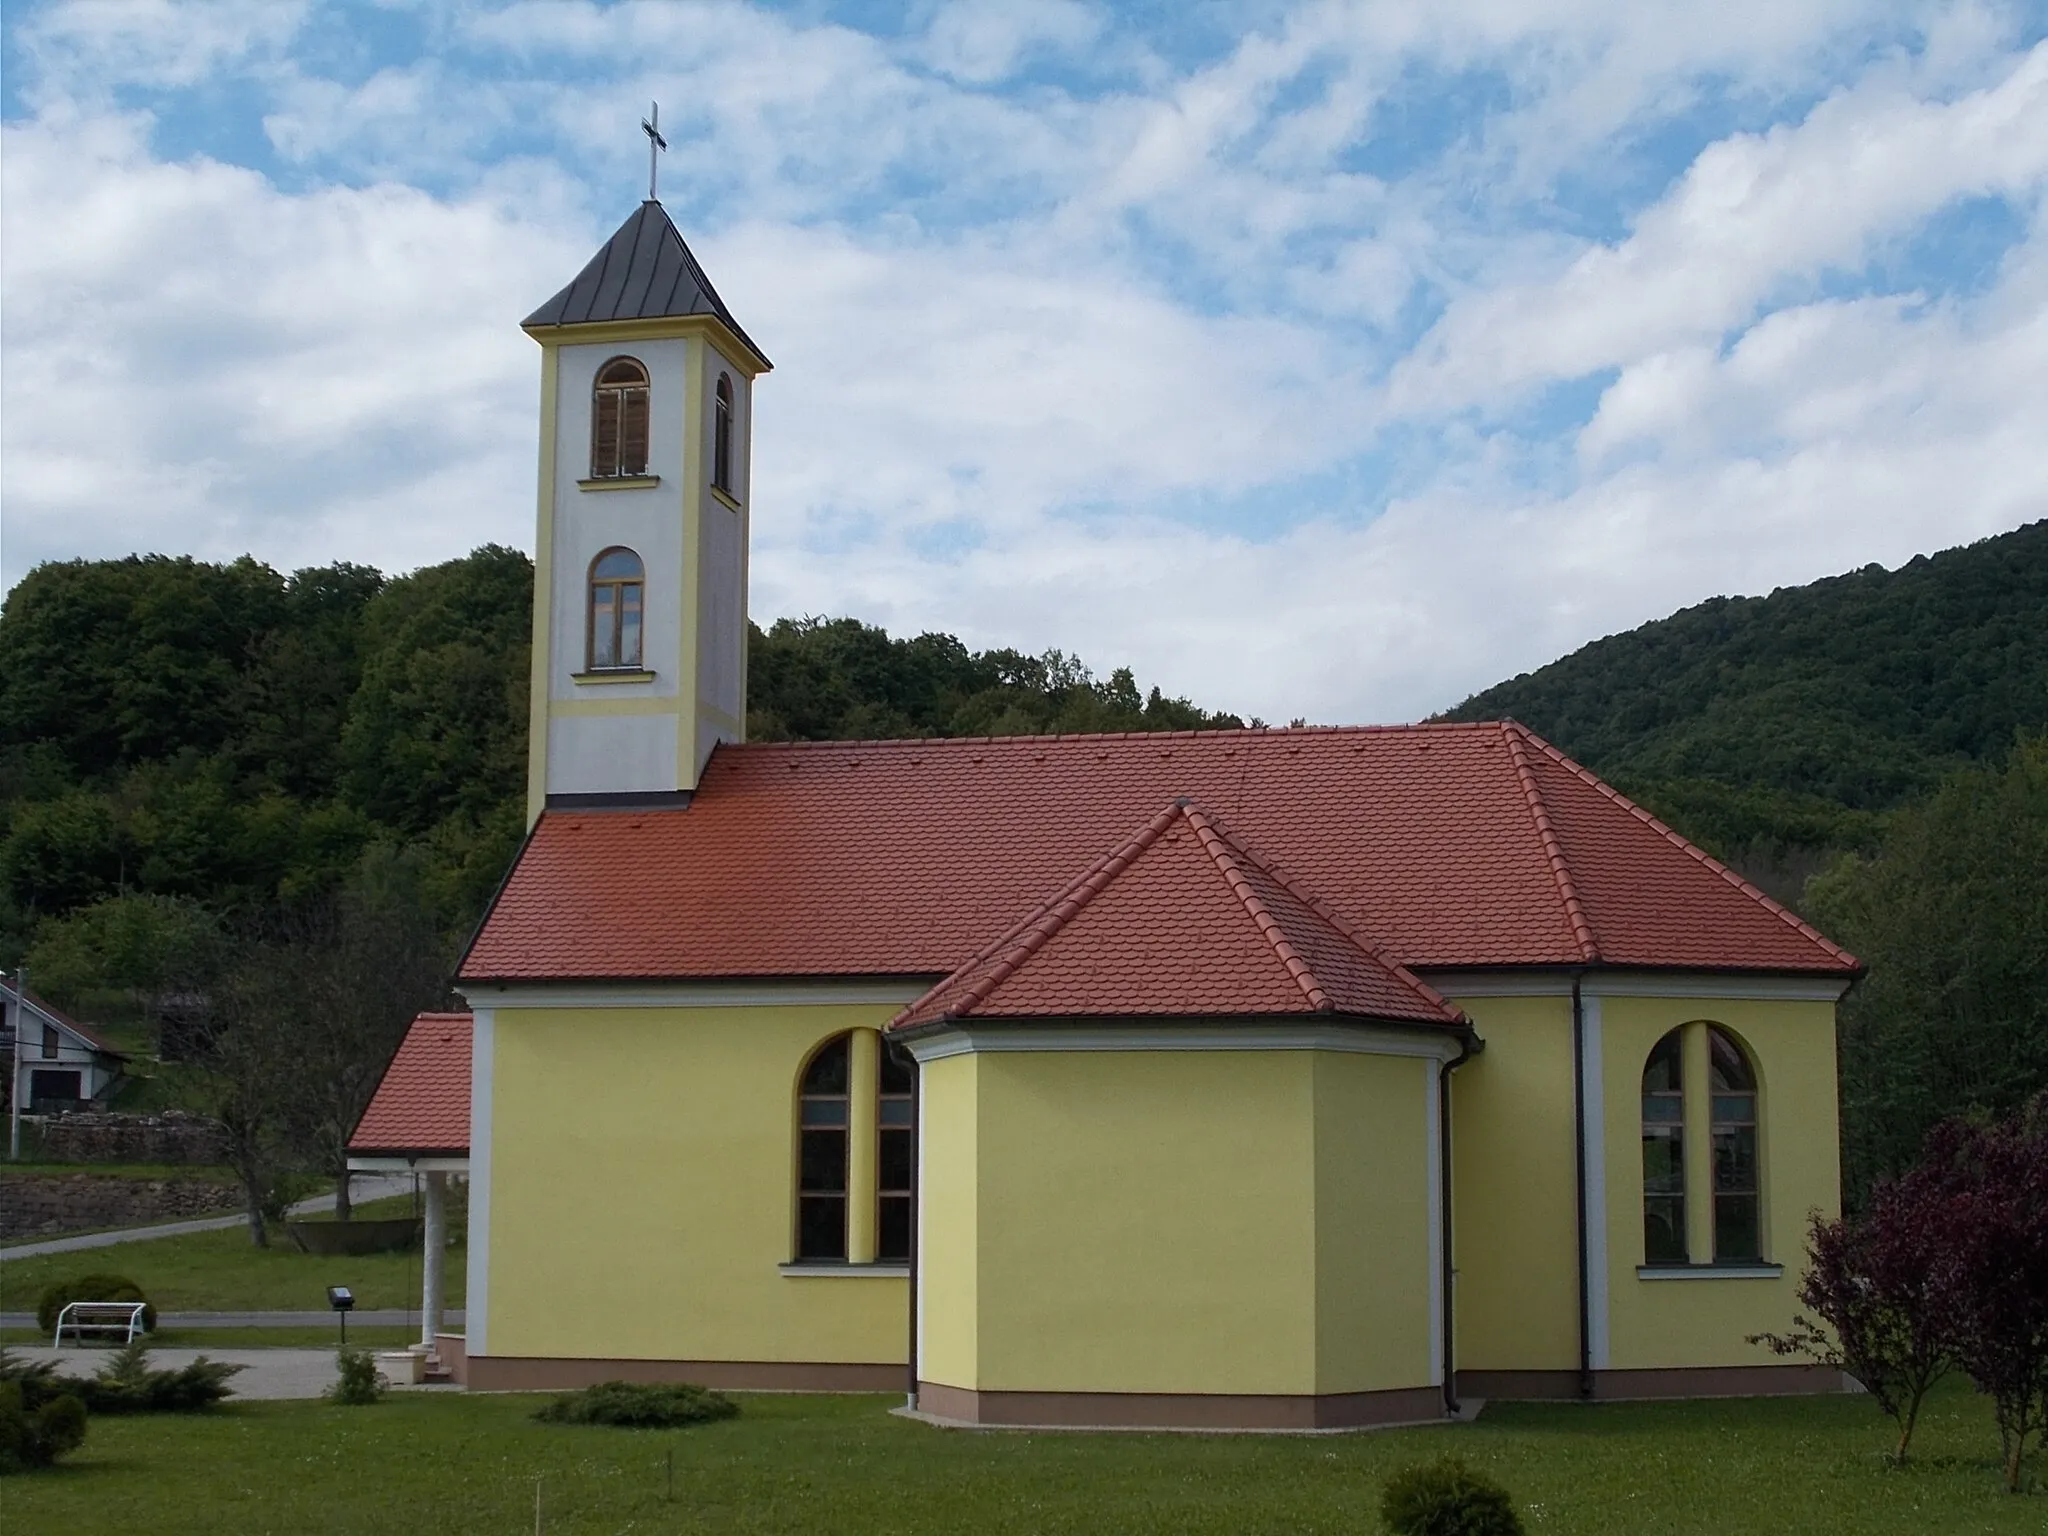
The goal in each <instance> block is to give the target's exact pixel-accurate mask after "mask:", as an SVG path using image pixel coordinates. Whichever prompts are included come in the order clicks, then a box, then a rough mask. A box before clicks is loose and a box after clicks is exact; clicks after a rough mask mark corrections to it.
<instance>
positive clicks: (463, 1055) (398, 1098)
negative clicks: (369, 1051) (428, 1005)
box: [348, 1013, 470, 1156]
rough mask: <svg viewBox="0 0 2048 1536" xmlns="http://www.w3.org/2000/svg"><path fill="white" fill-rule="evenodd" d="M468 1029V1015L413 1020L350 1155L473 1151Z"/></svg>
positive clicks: (435, 1015)
mask: <svg viewBox="0 0 2048 1536" xmlns="http://www.w3.org/2000/svg"><path fill="white" fill-rule="evenodd" d="M469 1026H470V1016H469V1015H468V1014H466V1013H423V1014H421V1015H420V1016H419V1017H418V1018H416V1019H414V1020H413V1021H412V1027H411V1028H409V1029H408V1030H406V1032H405V1039H404V1040H402V1041H400V1042H399V1046H398V1053H397V1054H396V1055H395V1056H393V1057H392V1058H391V1065H390V1066H388V1067H386V1068H385V1069H384V1080H383V1081H382V1082H380V1083H378V1084H377V1091H376V1093H374V1094H373V1095H371V1098H370V1107H369V1108H368V1109H366V1110H364V1111H363V1118H362V1119H361V1121H359V1122H358V1123H357V1125H356V1133H355V1135H353V1136H351V1137H350V1138H349V1143H348V1149H349V1151H351V1152H354V1153H358V1154H362V1155H365V1156H378V1155H386V1156H389V1155H396V1154H402V1153H416V1154H417V1153H443V1154H451V1155H457V1156H459V1155H462V1154H464V1153H467V1152H468V1151H469Z"/></svg>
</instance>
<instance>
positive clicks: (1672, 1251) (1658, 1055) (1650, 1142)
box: [1643, 1029, 1686, 1264]
mask: <svg viewBox="0 0 2048 1536" xmlns="http://www.w3.org/2000/svg"><path fill="white" fill-rule="evenodd" d="M1680 1040H1681V1036H1680V1032H1679V1031H1678V1030H1675V1029H1674V1030H1673V1031H1671V1033H1670V1034H1668V1035H1666V1036H1665V1037H1664V1038H1663V1039H1662V1040H1659V1041H1658V1042H1657V1048H1656V1049H1655V1050H1653V1051H1651V1052H1650V1061H1649V1065H1648V1066H1646V1067H1644V1068H1643V1262H1644V1263H1645V1264H1683V1263H1684V1262H1685V1257H1686V1248H1685V1094H1684V1087H1683V1080H1684V1061H1683V1055H1682V1052H1681V1051H1680Z"/></svg>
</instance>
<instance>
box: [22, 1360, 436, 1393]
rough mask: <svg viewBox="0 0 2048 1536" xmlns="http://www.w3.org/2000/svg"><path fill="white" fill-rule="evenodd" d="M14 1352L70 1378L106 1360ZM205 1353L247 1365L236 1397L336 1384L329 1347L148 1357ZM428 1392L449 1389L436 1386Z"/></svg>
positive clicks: (166, 1365) (167, 1363) (174, 1363)
mask: <svg viewBox="0 0 2048 1536" xmlns="http://www.w3.org/2000/svg"><path fill="white" fill-rule="evenodd" d="M10 1353H12V1354H15V1355H18V1356H20V1357H22V1358H24V1359H28V1360H55V1361H57V1362H58V1364H59V1365H60V1366H62V1367H63V1374H64V1375H67V1376H90V1375H92V1374H93V1373H94V1372H95V1371H96V1370H98V1368H99V1364H100V1361H101V1360H103V1359H104V1358H105V1356H104V1354H102V1353H101V1352H100V1351H98V1350H92V1349H19V1350H13V1351H10ZM202 1354H203V1355H205V1356H206V1358H207V1359H209V1360H226V1361H229V1362H230V1363H232V1364H235V1365H245V1366H247V1367H248V1369H247V1370H245V1371H243V1372H241V1373H240V1374H239V1375H237V1376H236V1377H235V1378H234V1379H233V1381H231V1382H230V1383H229V1385H230V1386H232V1387H233V1388H234V1393H235V1396H236V1397H238V1398H244V1399H249V1398H254V1399H260V1400H269V1401H279V1400H284V1399H289V1398H306V1397H318V1396H319V1395H320V1394H321V1393H323V1392H325V1391H326V1390H327V1389H328V1388H329V1387H330V1386H332V1385H333V1384H334V1351H333V1350H331V1349H207V1350H198V1349H153V1350H151V1351H150V1352H149V1358H150V1360H151V1361H152V1362H153V1363H154V1364H155V1366H156V1368H157V1369H158V1370H175V1369H177V1368H178V1367H179V1366H181V1365H185V1364H188V1363H189V1362H191V1361H193V1360H196V1359H198V1358H199V1356H200V1355H202ZM403 1390H422V1389H415V1388H406V1389H403ZM424 1390H428V1391H445V1390H447V1389H446V1388H443V1387H438V1386H436V1387H430V1388H424Z"/></svg>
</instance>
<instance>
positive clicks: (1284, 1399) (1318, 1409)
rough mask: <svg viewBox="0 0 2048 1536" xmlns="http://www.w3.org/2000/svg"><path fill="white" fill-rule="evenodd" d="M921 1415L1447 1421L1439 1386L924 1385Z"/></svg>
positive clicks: (1282, 1425) (1224, 1424) (1333, 1426)
mask: <svg viewBox="0 0 2048 1536" xmlns="http://www.w3.org/2000/svg"><path fill="white" fill-rule="evenodd" d="M916 1412H917V1415H918V1417H920V1418H923V1419H926V1420H928V1421H930V1422H932V1423H935V1424H945V1425H950V1426H958V1427H961V1428H973V1429H998V1428H1000V1429H1183V1430H1238V1431H1245V1430H1252V1431H1265V1432H1269V1433H1270V1432H1273V1431H1280V1430H1286V1431H1293V1432H1296V1433H1301V1432H1304V1431H1312V1430H1341V1429H1365V1428H1369V1427H1375V1426H1387V1425H1394V1424H1433V1423H1440V1422H1442V1421H1443V1420H1444V1418H1445V1412H1444V1395H1443V1392H1442V1390H1441V1389H1440V1388H1437V1387H1407V1388H1403V1389H1400V1390H1398V1391H1392V1392H1332V1393H1325V1394H1320V1395H1318V1394H1303V1395H1301V1396H1289V1395H1281V1394H1255V1393H1225V1392H1215V1393H1208V1392H976V1391H972V1390H970V1389H968V1388H966V1387H949V1386H945V1385H942V1384H940V1383H938V1382H930V1381H922V1382H919V1383H918V1386H917V1404H916Z"/></svg>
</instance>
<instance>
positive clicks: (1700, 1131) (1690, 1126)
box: [1679, 1021, 1714, 1264]
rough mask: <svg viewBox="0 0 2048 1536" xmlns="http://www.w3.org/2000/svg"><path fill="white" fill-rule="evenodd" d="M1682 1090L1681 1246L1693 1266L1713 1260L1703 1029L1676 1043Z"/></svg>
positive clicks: (1688, 1029)
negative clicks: (1683, 1223) (1683, 1109)
mask: <svg viewBox="0 0 2048 1536" xmlns="http://www.w3.org/2000/svg"><path fill="white" fill-rule="evenodd" d="M1679 1045H1680V1051H1681V1060H1682V1062H1683V1066H1682V1068H1681V1070H1682V1072H1683V1074H1684V1077H1683V1085H1684V1089H1685V1246H1686V1256H1687V1257H1688V1258H1689V1259H1691V1260H1692V1262H1693V1263H1695V1264H1711V1263H1712V1262H1713V1261H1714V1129H1713V1127H1714V1092H1713V1084H1712V1081H1711V1080H1710V1079H1709V1077H1708V1075H1707V1074H1708V1070H1709V1067H1708V1060H1707V1026H1706V1025H1704V1024H1702V1023H1699V1022H1697V1021H1695V1022H1694V1023H1691V1024H1688V1025H1686V1026H1685V1034H1684V1036H1683V1037H1682V1039H1681V1040H1680V1042H1679Z"/></svg>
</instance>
